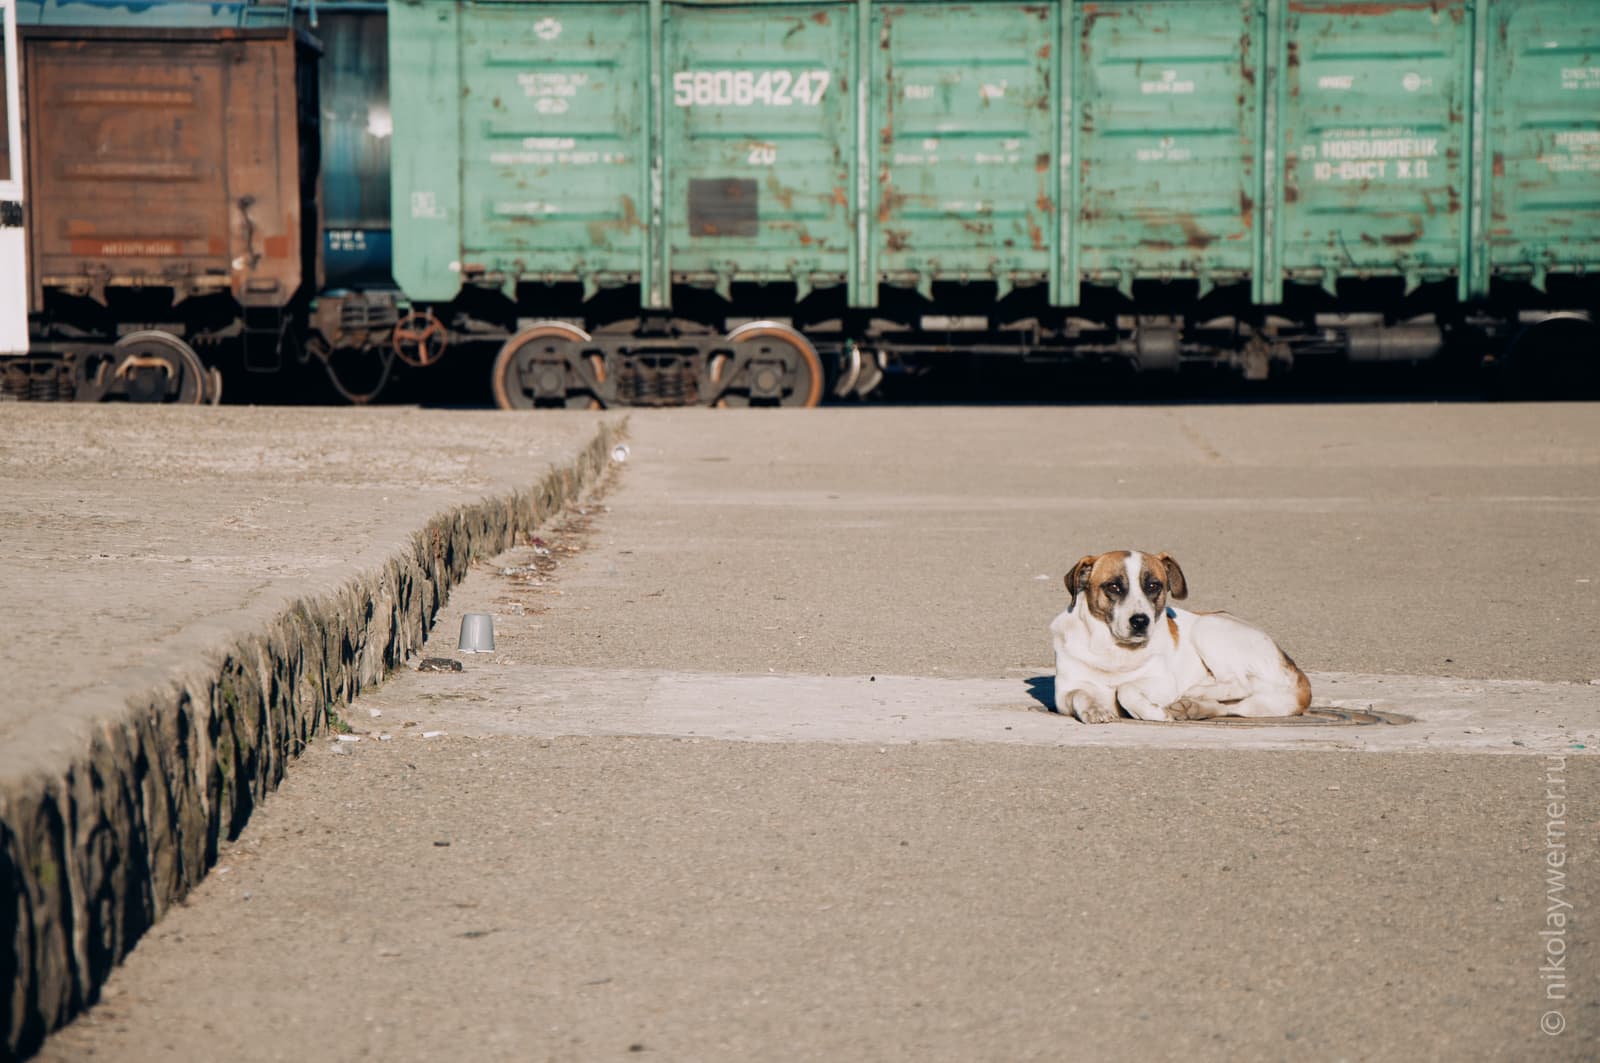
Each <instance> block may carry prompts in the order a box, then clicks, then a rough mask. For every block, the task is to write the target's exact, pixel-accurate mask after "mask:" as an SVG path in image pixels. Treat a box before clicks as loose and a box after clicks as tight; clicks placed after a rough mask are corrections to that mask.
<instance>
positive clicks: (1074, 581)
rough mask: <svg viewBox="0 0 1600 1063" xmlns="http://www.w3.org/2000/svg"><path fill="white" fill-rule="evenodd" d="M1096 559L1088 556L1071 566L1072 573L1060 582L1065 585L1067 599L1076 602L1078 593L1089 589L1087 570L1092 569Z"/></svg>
mask: <svg viewBox="0 0 1600 1063" xmlns="http://www.w3.org/2000/svg"><path fill="white" fill-rule="evenodd" d="M1096 559H1097V557H1096V555H1095V554H1090V555H1089V556H1088V557H1085V558H1084V559H1083V560H1081V561H1079V562H1078V563H1077V564H1076V565H1073V566H1072V571H1071V572H1068V573H1067V574H1066V577H1065V578H1064V579H1063V580H1062V582H1064V583H1065V584H1066V585H1067V597H1069V598H1072V599H1074V600H1076V599H1077V597H1078V592H1079V591H1086V590H1088V589H1089V570H1090V569H1092V568H1094V563H1095V561H1096Z"/></svg>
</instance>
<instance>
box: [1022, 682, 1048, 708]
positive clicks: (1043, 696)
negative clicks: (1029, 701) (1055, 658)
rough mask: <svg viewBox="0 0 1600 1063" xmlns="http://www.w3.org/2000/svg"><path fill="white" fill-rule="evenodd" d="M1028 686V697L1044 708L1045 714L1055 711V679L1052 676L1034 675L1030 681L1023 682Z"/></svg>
mask: <svg viewBox="0 0 1600 1063" xmlns="http://www.w3.org/2000/svg"><path fill="white" fill-rule="evenodd" d="M1024 682H1026V683H1027V684H1028V696H1029V697H1031V698H1033V700H1034V701H1037V702H1038V703H1039V704H1040V705H1042V706H1043V707H1044V711H1046V712H1055V711H1056V677H1055V676H1053V675H1036V676H1034V677H1033V678H1032V679H1027V680H1024Z"/></svg>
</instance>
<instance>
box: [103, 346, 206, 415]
mask: <svg viewBox="0 0 1600 1063" xmlns="http://www.w3.org/2000/svg"><path fill="white" fill-rule="evenodd" d="M111 353H112V355H113V358H114V360H115V365H116V368H114V369H113V370H111V381H112V382H111V384H110V386H109V387H108V388H107V389H106V390H105V391H104V392H103V393H102V394H103V395H111V394H119V393H120V394H123V395H126V396H127V398H128V401H130V402H170V403H176V404H177V405H180V406H198V405H200V404H201V403H202V402H204V401H205V398H206V370H205V367H204V366H202V365H201V364H200V356H199V355H197V354H195V353H194V348H192V347H190V346H189V345H188V344H187V343H185V342H183V341H182V340H180V339H179V338H178V337H176V336H174V335H173V334H172V333H170V332H162V331H160V330H158V329H146V330H144V331H142V332H130V333H128V335H126V336H124V337H122V338H121V339H120V340H118V341H117V343H116V346H114V347H113V348H112V349H111Z"/></svg>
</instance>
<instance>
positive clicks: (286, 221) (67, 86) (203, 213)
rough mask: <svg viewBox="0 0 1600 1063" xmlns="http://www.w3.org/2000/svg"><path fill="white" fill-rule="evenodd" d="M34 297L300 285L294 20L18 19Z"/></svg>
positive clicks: (265, 295)
mask: <svg viewBox="0 0 1600 1063" xmlns="http://www.w3.org/2000/svg"><path fill="white" fill-rule="evenodd" d="M22 36H23V42H24V46H25V57H24V59H23V67H24V73H25V75H26V78H27V81H26V88H25V90H24V95H25V101H24V102H25V104H26V107H27V126H28V144H29V151H28V165H29V173H28V183H29V186H30V187H31V188H32V189H34V190H36V194H35V196H34V197H33V200H32V204H31V211H32V216H31V225H30V227H29V241H30V274H31V275H32V277H33V279H34V288H35V296H34V299H35V308H36V309H37V307H38V301H39V299H40V298H41V297H42V290H43V289H44V288H46V287H62V288H67V289H69V290H79V291H82V292H83V293H85V294H92V293H94V292H97V291H103V290H104V288H105V287H107V286H116V285H122V284H132V285H152V284H170V285H172V286H173V287H175V288H177V289H179V291H180V292H183V291H198V290H207V289H221V290H229V289H232V291H233V292H234V294H235V295H236V296H238V297H239V298H241V300H244V301H246V302H251V303H268V304H281V303H284V302H286V301H287V300H288V299H289V298H290V297H291V296H292V295H293V294H294V293H295V291H296V289H298V288H299V286H300V280H301V272H302V261H301V240H302V235H303V234H302V214H301V179H302V174H301V172H300V161H301V157H300V150H299V126H298V121H297V116H298V111H297V108H298V91H297V85H296V77H297V73H298V69H297V66H296V48H297V42H296V38H295V36H294V34H293V33H292V32H286V31H240V30H226V31H221V32H220V33H219V32H215V31H200V30H194V31H189V30H143V31H135V30H131V29H128V30H114V29H61V30H54V29H43V28H32V29H28V30H25V31H24V33H23V35H22Z"/></svg>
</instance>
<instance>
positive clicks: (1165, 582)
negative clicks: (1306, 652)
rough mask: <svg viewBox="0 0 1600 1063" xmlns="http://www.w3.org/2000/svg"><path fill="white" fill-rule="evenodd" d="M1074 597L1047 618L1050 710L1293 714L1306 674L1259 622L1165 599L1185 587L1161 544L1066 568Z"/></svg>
mask: <svg viewBox="0 0 1600 1063" xmlns="http://www.w3.org/2000/svg"><path fill="white" fill-rule="evenodd" d="M1065 583H1066V585H1067V594H1068V595H1069V596H1070V598H1071V602H1070V604H1068V606H1067V608H1066V610H1065V611H1064V612H1063V613H1062V614H1061V615H1060V616H1058V617H1056V618H1055V620H1054V621H1053V622H1052V623H1051V624H1050V636H1051V641H1052V642H1053V643H1054V646H1055V651H1056V711H1057V712H1060V713H1063V714H1065V713H1069V712H1070V713H1071V714H1072V715H1073V716H1076V717H1077V718H1078V719H1080V720H1082V721H1083V722H1084V723H1108V722H1110V721H1112V720H1115V719H1116V718H1117V716H1118V710H1119V709H1120V710H1121V711H1123V712H1126V713H1127V714H1128V715H1129V716H1132V717H1134V718H1135V719H1140V720H1205V719H1211V718H1212V717H1216V716H1298V715H1300V714H1301V713H1303V712H1305V711H1306V708H1307V707H1308V706H1310V704H1311V681H1310V680H1308V679H1307V678H1306V675H1305V673H1304V672H1302V671H1301V670H1300V669H1299V668H1298V667H1297V666H1296V665H1295V663H1294V661H1292V660H1290V659H1289V656H1288V654H1286V653H1284V652H1283V650H1281V649H1279V648H1278V644H1277V643H1275V642H1273V641H1272V639H1271V637H1269V636H1268V635H1267V634H1266V633H1265V632H1263V631H1259V630H1257V629H1256V628H1253V627H1251V626H1250V625H1249V624H1246V623H1244V622H1243V621H1242V620H1236V619H1234V618H1233V617H1231V616H1229V615H1228V614H1226V613H1191V612H1187V611H1185V610H1183V609H1177V608H1174V607H1173V606H1171V605H1169V604H1168V601H1169V599H1170V600H1176V601H1182V600H1183V599H1185V598H1187V597H1188V596H1189V584H1188V581H1187V580H1185V579H1184V578H1183V569H1181V568H1179V567H1178V563H1177V562H1176V561H1174V560H1173V559H1172V558H1171V557H1169V556H1168V555H1166V554H1145V553H1140V552H1138V551H1136V550H1115V551H1112V552H1111V553H1105V554H1090V555H1089V556H1088V557H1085V558H1084V559H1083V560H1081V561H1079V562H1078V563H1077V564H1076V565H1073V566H1072V571H1071V572H1068V573H1067V575H1066V577H1065Z"/></svg>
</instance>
